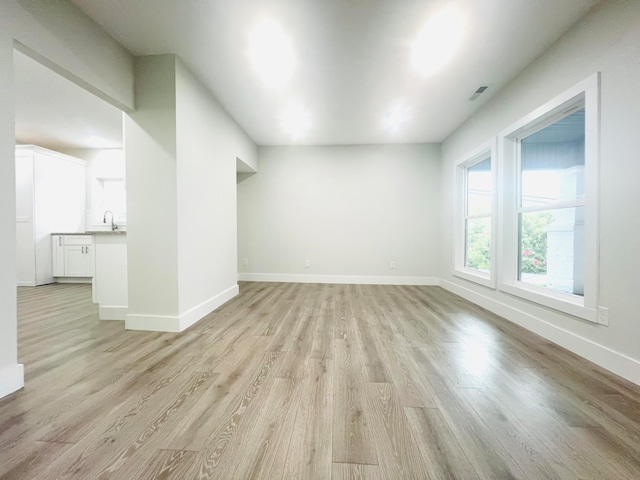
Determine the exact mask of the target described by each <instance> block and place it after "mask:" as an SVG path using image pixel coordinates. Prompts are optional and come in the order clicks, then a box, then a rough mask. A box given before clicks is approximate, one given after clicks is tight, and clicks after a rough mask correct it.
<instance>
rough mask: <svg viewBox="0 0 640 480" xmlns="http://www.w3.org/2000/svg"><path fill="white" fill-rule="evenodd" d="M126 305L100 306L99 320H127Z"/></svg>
mask: <svg viewBox="0 0 640 480" xmlns="http://www.w3.org/2000/svg"><path fill="white" fill-rule="evenodd" d="M127 310H128V307H127V306H126V305H98V318H99V319H100V320H126V319H127Z"/></svg>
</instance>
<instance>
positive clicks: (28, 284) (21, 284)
mask: <svg viewBox="0 0 640 480" xmlns="http://www.w3.org/2000/svg"><path fill="white" fill-rule="evenodd" d="M16 286H18V287H35V286H36V283H35V282H29V281H28V280H18V281H16Z"/></svg>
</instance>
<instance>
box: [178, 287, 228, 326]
mask: <svg viewBox="0 0 640 480" xmlns="http://www.w3.org/2000/svg"><path fill="white" fill-rule="evenodd" d="M238 293H240V289H239V288H238V285H234V286H233V287H230V288H227V289H226V290H225V291H223V292H221V293H219V294H218V295H216V296H215V297H211V298H210V299H209V300H207V301H205V302H202V303H201V304H200V305H198V306H196V307H193V308H192V309H191V310H188V311H187V312H185V313H183V314H182V315H180V331H182V330H186V329H187V328H189V327H190V326H191V325H193V324H194V323H196V322H197V321H198V320H200V319H201V318H203V317H204V316H205V315H208V314H209V313H211V312H213V311H214V310H215V309H216V308H218V307H219V306H220V305H224V304H225V303H227V302H228V301H229V300H231V299H232V298H233V297H235V296H236V295H238Z"/></svg>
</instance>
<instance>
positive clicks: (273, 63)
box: [249, 20, 293, 87]
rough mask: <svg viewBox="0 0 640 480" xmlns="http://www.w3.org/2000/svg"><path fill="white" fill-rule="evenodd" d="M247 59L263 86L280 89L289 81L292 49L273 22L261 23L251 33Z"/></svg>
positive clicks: (291, 68)
mask: <svg viewBox="0 0 640 480" xmlns="http://www.w3.org/2000/svg"><path fill="white" fill-rule="evenodd" d="M249 58H250V59H251V64H252V65H253V68H254V69H255V70H256V72H258V74H259V75H260V77H261V79H262V81H263V82H264V83H265V84H267V85H269V86H271V87H281V86H284V85H285V84H286V83H287V82H288V81H289V80H290V79H291V76H292V74H293V47H292V45H291V40H290V39H289V37H287V36H286V35H285V33H284V32H283V31H282V29H281V28H280V27H279V26H278V25H277V24H276V23H275V22H273V21H271V20H268V21H263V22H262V23H260V24H259V25H258V26H257V27H256V28H255V29H254V30H253V32H251V35H250V37H249Z"/></svg>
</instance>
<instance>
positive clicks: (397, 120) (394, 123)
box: [382, 105, 411, 133]
mask: <svg viewBox="0 0 640 480" xmlns="http://www.w3.org/2000/svg"><path fill="white" fill-rule="evenodd" d="M410 119H411V113H410V112H409V109H408V108H407V107H404V106H401V105H396V106H394V107H392V108H391V109H390V110H389V111H387V112H386V113H385V114H384V115H383V116H382V125H383V126H384V128H385V130H387V131H389V132H391V133H395V132H397V131H399V130H400V129H402V127H404V126H405V125H406V124H407V123H408V122H409V120H410Z"/></svg>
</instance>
